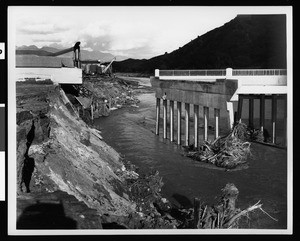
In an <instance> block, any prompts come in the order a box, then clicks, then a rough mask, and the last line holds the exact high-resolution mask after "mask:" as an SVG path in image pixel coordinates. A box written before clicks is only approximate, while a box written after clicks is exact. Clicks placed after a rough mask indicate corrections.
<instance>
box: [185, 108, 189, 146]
mask: <svg viewBox="0 0 300 241" xmlns="http://www.w3.org/2000/svg"><path fill="white" fill-rule="evenodd" d="M189 119H190V104H189V103H185V145H186V146H188V145H189V134H190V133H189V122H190V121H189Z"/></svg>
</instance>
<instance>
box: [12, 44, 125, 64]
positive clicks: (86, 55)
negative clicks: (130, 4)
mask: <svg viewBox="0 0 300 241" xmlns="http://www.w3.org/2000/svg"><path fill="white" fill-rule="evenodd" d="M60 50H62V49H57V48H53V47H48V46H45V47H42V48H38V47H36V46H35V45H30V46H25V45H23V46H20V47H17V48H16V54H18V55H28V54H33V55H38V56H47V55H49V54H50V53H55V52H58V51H60ZM80 53H81V59H82V60H99V59H100V60H101V61H102V62H107V61H111V60H112V59H113V58H114V57H115V56H114V55H112V54H110V53H103V52H100V51H97V50H96V51H95V50H94V51H87V50H84V49H81V50H80ZM60 57H70V58H72V57H73V52H69V53H66V54H63V55H60ZM116 57H117V60H119V61H120V60H124V59H126V57H125V56H116Z"/></svg>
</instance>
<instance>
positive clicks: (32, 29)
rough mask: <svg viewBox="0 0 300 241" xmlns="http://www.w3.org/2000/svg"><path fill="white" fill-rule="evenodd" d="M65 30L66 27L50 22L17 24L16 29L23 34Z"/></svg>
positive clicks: (51, 32) (50, 32)
mask: <svg viewBox="0 0 300 241" xmlns="http://www.w3.org/2000/svg"><path fill="white" fill-rule="evenodd" d="M66 30H68V28H67V27H63V26H59V25H56V24H52V23H50V24H49V23H44V24H30V25H22V26H19V29H18V31H19V32H21V33H23V34H53V33H59V32H64V31H66Z"/></svg>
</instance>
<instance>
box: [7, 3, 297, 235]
mask: <svg viewBox="0 0 300 241" xmlns="http://www.w3.org/2000/svg"><path fill="white" fill-rule="evenodd" d="M70 7H71V6H70ZM196 7H201V6H196ZM16 8H23V7H22V6H9V7H8V106H9V109H8V149H7V151H8V200H7V201H8V235H129V234H130V235H132V234H185V235H189V234H292V233H293V230H292V227H293V219H292V216H293V215H292V212H293V101H292V99H293V94H292V90H293V60H292V53H293V41H292V40H293V32H292V24H293V23H292V7H291V6H274V7H271V6H268V7H252V6H251V7H250V6H249V7H246V6H243V7H238V6H230V8H237V9H240V10H241V13H242V14H246V13H248V14H286V16H287V18H286V21H287V83H288V91H289V92H288V98H287V99H288V115H287V118H288V123H287V129H288V133H287V135H288V145H287V150H288V151H287V152H288V165H287V171H288V180H287V193H288V202H287V205H288V208H287V216H288V220H287V229H280V230H278V229H276V230H272V229H236V230H233V229H228V230H216V229H214V230H207V229H204V230H203V229H186V230H168V229H162V230H159V229H155V230H17V229H16V216H17V208H16V207H17V203H16V200H17V197H16V193H17V189H16V188H17V184H16V180H17V179H16V178H17V177H16V159H17V156H16V141H17V140H16V85H15V75H14V69H15V46H16V45H15V43H16V35H15V33H16V31H15V30H16V22H15V18H14V10H15V9H16ZM32 8H33V6H32ZM39 8H44V9H46V8H48V7H39ZM65 8H66V9H67V8H68V7H65ZM165 8H168V7H165ZM213 8H229V7H213Z"/></svg>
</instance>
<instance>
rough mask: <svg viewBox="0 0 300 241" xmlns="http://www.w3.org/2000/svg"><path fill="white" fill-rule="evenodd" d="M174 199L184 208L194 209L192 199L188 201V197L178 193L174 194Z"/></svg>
mask: <svg viewBox="0 0 300 241" xmlns="http://www.w3.org/2000/svg"><path fill="white" fill-rule="evenodd" d="M172 197H173V198H174V199H175V200H176V201H177V202H178V203H179V204H180V205H181V206H182V207H184V208H191V207H193V203H192V202H191V200H190V199H188V198H187V197H186V196H183V195H181V194H178V193H174V194H173V195H172Z"/></svg>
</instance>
